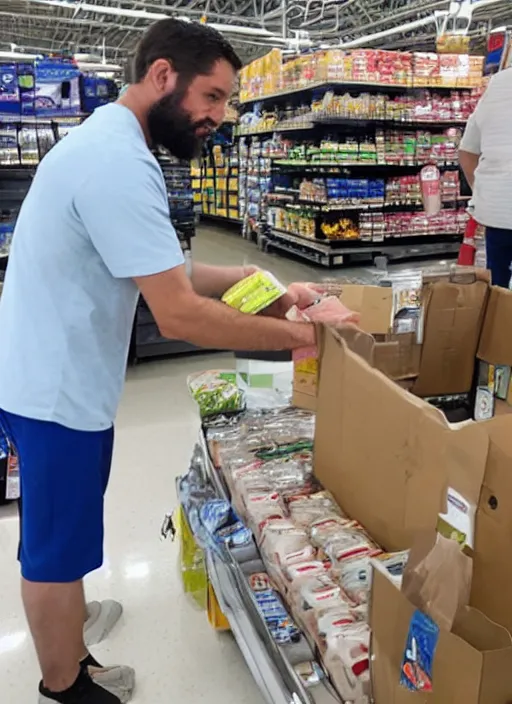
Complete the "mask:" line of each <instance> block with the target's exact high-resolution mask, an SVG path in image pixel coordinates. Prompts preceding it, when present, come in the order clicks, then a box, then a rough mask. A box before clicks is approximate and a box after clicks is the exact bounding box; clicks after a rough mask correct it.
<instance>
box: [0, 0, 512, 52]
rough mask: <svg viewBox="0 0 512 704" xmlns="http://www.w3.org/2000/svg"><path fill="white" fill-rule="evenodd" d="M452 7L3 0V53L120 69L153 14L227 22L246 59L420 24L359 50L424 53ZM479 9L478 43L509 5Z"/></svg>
mask: <svg viewBox="0 0 512 704" xmlns="http://www.w3.org/2000/svg"><path fill="white" fill-rule="evenodd" d="M449 5H450V3H449V2H448V0H285V2H283V1H282V0H266V1H265V0H188V1H187V0H163V1H162V2H158V0H123V2H119V1H118V0H83V1H82V0H0V50H3V51H6V50H7V51H9V50H12V48H13V47H12V46H11V45H12V44H15V45H16V46H15V49H16V51H24V52H49V51H58V50H62V49H70V50H71V51H73V52H87V53H90V52H94V53H96V54H98V55H100V56H101V55H102V53H103V51H104V53H105V57H106V59H107V61H110V62H114V61H115V62H116V63H121V64H122V63H123V62H124V61H125V59H126V58H127V57H128V56H129V55H130V53H131V52H132V50H133V47H134V45H135V43H136V42H137V39H138V38H139V37H140V34H141V32H142V31H143V30H144V28H145V27H146V26H147V25H148V24H149V23H150V22H151V21H153V19H155V18H154V17H152V15H153V14H157V15H170V16H178V17H180V16H182V17H188V18H190V19H196V20H199V19H201V17H202V16H203V15H204V16H206V17H207V20H208V22H211V23H217V24H220V25H230V27H231V29H229V30H226V31H227V33H229V36H230V38H231V39H232V41H233V43H234V44H235V45H236V46H237V48H238V49H239V51H240V53H241V54H242V56H243V58H244V59H245V60H249V59H251V58H254V57H255V56H258V55H261V54H263V53H265V52H266V51H267V50H268V48H269V47H272V46H276V45H279V46H284V42H283V41H282V37H283V35H284V36H286V37H287V38H288V39H290V38H293V37H295V36H297V33H298V32H299V31H304V32H307V33H308V36H309V38H310V39H311V41H312V42H313V44H314V46H318V45H319V44H321V43H328V44H335V43H339V42H340V41H341V42H351V41H353V40H357V39H359V38H361V37H365V36H366V35H371V34H376V33H382V32H384V31H385V30H389V29H392V28H394V27H397V26H398V25H403V24H406V23H411V22H415V21H418V20H420V21H421V20H424V22H425V24H424V26H420V27H416V28H414V27H411V28H409V29H407V30H402V31H400V32H399V33H395V34H393V35H389V36H382V37H378V38H375V39H373V40H372V41H365V42H364V44H361V46H364V45H366V46H380V47H383V48H393V47H399V48H411V47H414V48H415V49H421V48H425V49H427V48H432V47H433V46H434V41H435V34H436V29H435V24H434V23H433V22H430V23H426V22H427V20H426V18H428V17H429V16H431V15H432V14H433V12H434V11H436V10H447V9H448V7H449ZM476 7H477V9H476V10H475V11H474V13H473V22H472V24H471V34H472V37H473V38H474V41H475V42H478V41H479V40H480V41H482V38H483V37H485V35H486V33H487V31H488V29H489V27H490V26H493V27H496V26H499V25H503V24H507V23H509V24H512V0H476ZM284 8H285V9H286V13H285V14H284V12H283V9H284ZM144 13H146V15H145V16H144ZM284 17H286V20H284ZM304 36H306V35H303V37H304ZM279 40H280V41H279Z"/></svg>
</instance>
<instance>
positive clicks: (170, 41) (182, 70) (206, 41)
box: [133, 17, 242, 83]
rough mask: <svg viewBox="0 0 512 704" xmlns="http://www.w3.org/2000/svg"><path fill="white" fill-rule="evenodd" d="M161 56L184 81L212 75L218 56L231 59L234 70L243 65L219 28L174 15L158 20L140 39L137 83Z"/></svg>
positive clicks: (137, 57) (136, 57) (135, 66)
mask: <svg viewBox="0 0 512 704" xmlns="http://www.w3.org/2000/svg"><path fill="white" fill-rule="evenodd" d="M158 59H167V60H168V61H170V62H171V63H172V66H173V68H174V70H175V71H176V72H177V73H178V74H180V77H181V78H182V79H185V80H192V79H193V78H195V76H199V75H207V74H209V73H210V72H211V71H212V69H213V66H214V64H215V63H216V62H217V61H219V59H225V60H226V61H228V62H229V63H230V64H231V66H233V68H234V69H235V71H239V70H240V69H241V68H242V62H241V61H240V59H239V57H238V55H237V53H236V52H235V50H234V49H233V47H232V46H231V44H230V43H229V42H228V40H227V39H225V38H224V37H223V36H222V34H220V33H219V32H217V30H215V29H212V28H211V27H208V26H207V25H203V24H197V23H195V22H183V21H182V20H176V19H173V18H171V17H170V18H169V19H165V20H159V21H158V22H155V24H153V25H151V27H149V29H147V30H146V32H145V33H144V35H143V37H142V39H141V40H140V42H139V44H138V46H137V50H136V53H135V59H134V62H133V68H134V76H133V78H134V81H135V83H139V82H140V81H142V79H143V78H144V76H145V75H146V74H147V72H148V70H149V68H150V66H151V64H153V63H154V62H155V61H157V60H158Z"/></svg>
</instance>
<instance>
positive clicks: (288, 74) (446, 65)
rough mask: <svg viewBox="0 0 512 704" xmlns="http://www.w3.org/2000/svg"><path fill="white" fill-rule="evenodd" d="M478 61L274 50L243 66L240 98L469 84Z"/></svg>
mask: <svg viewBox="0 0 512 704" xmlns="http://www.w3.org/2000/svg"><path fill="white" fill-rule="evenodd" d="M483 61H484V59H483V57H480V56H467V55H459V54H454V55H450V54H444V55H443V56H439V55H438V54H433V53H428V52H417V53H410V52H400V51H384V50H381V49H354V50H349V51H342V50H340V49H332V50H326V51H325V50H324V51H316V52H313V53H310V54H306V55H304V56H298V57H296V58H288V59H285V58H284V57H283V55H282V54H281V52H279V51H278V50H274V51H272V52H271V53H270V54H267V56H265V57H263V58H261V59H256V60H255V61H253V62H252V63H250V64H249V65H248V66H245V67H244V69H243V70H242V72H241V76H240V100H241V101H242V102H245V101H249V100H254V99H256V98H258V97H263V96H268V95H273V94H276V93H279V92H286V91H292V90H299V89H303V88H306V87H308V86H312V85H315V84H322V83H326V84H328V83H333V82H336V83H369V84H377V85H378V84H381V85H389V86H396V87H410V86H415V87H420V86H427V87H435V86H442V87H459V88H471V87H473V86H478V85H479V83H480V79H481V76H482V68H483Z"/></svg>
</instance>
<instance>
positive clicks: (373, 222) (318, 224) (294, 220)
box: [267, 205, 468, 242]
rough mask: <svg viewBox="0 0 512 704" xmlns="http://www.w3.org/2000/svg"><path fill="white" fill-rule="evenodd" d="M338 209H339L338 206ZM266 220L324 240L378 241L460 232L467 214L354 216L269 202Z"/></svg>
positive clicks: (460, 211) (462, 211)
mask: <svg viewBox="0 0 512 704" xmlns="http://www.w3.org/2000/svg"><path fill="white" fill-rule="evenodd" d="M338 210H343V208H339V209H338ZM267 218H268V219H267V223H268V225H269V226H270V227H271V228H275V229H276V230H282V231H283V232H288V233H290V234H293V235H298V236H299V237H305V238H310V239H315V238H320V239H321V238H324V239H328V240H361V241H366V242H382V241H383V240H385V239H387V238H403V237H422V236H435V235H461V236H462V235H463V234H464V229H465V226H466V222H467V219H468V215H467V212H466V209H465V208H463V207H461V208H458V209H455V208H446V209H443V210H441V211H439V212H438V213H436V214H434V215H430V216H429V215H427V214H426V213H424V212H417V213H416V212H385V211H383V212H379V211H378V210H371V211H362V212H360V213H359V214H358V215H357V217H356V216H351V217H346V216H345V215H341V216H340V215H336V213H335V212H333V213H331V214H328V213H326V214H325V215H322V214H319V213H318V212H317V211H310V210H309V211H308V206H307V205H304V206H303V207H299V208H294V209H289V208H285V207H281V206H274V205H272V206H270V207H269V209H268V213H267Z"/></svg>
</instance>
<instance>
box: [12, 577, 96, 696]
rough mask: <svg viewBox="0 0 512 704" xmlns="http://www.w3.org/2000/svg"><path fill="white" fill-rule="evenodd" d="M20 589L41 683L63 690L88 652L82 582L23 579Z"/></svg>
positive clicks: (73, 680)
mask: <svg viewBox="0 0 512 704" xmlns="http://www.w3.org/2000/svg"><path fill="white" fill-rule="evenodd" d="M21 593H22V597H23V605H24V607H25V613H26V615H27V620H28V623H29V626H30V632H31V633H32V638H33V639H34V645H35V648H36V652H37V657H38V660H39V664H40V666H41V672H42V673H43V682H44V685H45V687H47V688H48V689H49V690H51V691H53V692H62V691H63V690H65V689H68V688H69V687H71V685H72V684H73V683H74V682H75V681H76V679H77V677H78V673H79V670H80V660H82V658H83V657H84V656H85V655H86V654H87V651H86V649H85V646H84V640H83V628H84V591H83V586H82V582H81V581H78V582H71V583H69V584H40V583H37V582H29V581H28V580H26V579H22V585H21Z"/></svg>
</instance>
